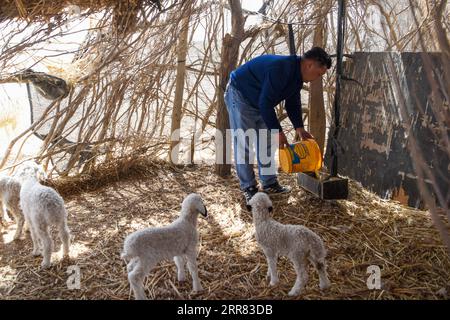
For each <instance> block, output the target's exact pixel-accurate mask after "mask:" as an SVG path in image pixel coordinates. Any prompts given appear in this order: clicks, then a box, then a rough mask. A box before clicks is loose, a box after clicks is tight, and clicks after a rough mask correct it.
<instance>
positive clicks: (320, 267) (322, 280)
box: [311, 259, 330, 290]
mask: <svg viewBox="0 0 450 320" xmlns="http://www.w3.org/2000/svg"><path fill="white" fill-rule="evenodd" d="M311 262H312V263H313V265H314V268H316V270H317V273H318V275H319V288H320V290H326V289H328V288H329V287H330V280H329V279H328V274H327V265H326V263H325V259H319V260H318V261H314V260H311Z"/></svg>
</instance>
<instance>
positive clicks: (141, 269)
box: [127, 258, 154, 300]
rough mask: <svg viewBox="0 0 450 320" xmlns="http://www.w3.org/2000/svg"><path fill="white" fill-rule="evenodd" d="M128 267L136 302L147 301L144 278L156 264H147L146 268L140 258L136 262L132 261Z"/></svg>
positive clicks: (129, 279)
mask: <svg viewBox="0 0 450 320" xmlns="http://www.w3.org/2000/svg"><path fill="white" fill-rule="evenodd" d="M131 263H132V265H129V266H128V267H127V269H128V270H130V271H129V273H128V281H129V282H130V286H131V289H132V290H133V293H134V298H135V299H136V300H147V296H146V295H145V289H144V278H145V276H146V275H147V274H148V273H149V272H150V271H151V270H152V269H153V267H154V264H147V265H146V266H144V264H143V262H142V261H141V260H140V259H139V258H138V259H136V260H134V261H130V263H129V264H131Z"/></svg>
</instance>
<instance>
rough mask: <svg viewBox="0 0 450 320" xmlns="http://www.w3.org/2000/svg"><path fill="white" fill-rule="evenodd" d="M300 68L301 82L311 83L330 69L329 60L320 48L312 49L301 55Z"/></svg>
mask: <svg viewBox="0 0 450 320" xmlns="http://www.w3.org/2000/svg"><path fill="white" fill-rule="evenodd" d="M300 68H301V72H302V78H303V81H304V82H311V81H314V80H317V79H319V78H320V77H321V76H323V75H324V74H325V72H327V70H328V69H330V68H331V58H330V56H329V55H328V53H326V52H325V50H323V49H322V48H319V47H314V48H312V49H311V50H308V51H306V52H305V53H304V54H303V56H302V60H301V64H300Z"/></svg>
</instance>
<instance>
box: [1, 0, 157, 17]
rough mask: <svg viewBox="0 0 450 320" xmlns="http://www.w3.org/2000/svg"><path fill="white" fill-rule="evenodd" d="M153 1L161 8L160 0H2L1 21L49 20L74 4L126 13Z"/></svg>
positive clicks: (91, 9) (90, 8) (80, 7)
mask: <svg viewBox="0 0 450 320" xmlns="http://www.w3.org/2000/svg"><path fill="white" fill-rule="evenodd" d="M151 3H153V4H154V5H156V6H157V7H158V8H159V9H160V10H161V1H160V0H95V1H92V0H51V1H49V0H2V1H1V4H0V22H2V21H3V20H9V19H16V18H19V19H27V20H29V21H48V20H50V19H51V18H53V17H58V16H60V15H61V14H62V13H63V12H64V9H66V8H68V7H74V6H77V7H78V8H79V9H80V10H81V11H84V10H87V9H89V10H90V11H91V12H98V11H101V10H103V9H105V8H114V9H115V10H117V11H120V12H121V13H123V14H124V15H126V14H127V12H128V11H133V10H135V9H141V8H143V7H145V6H149V5H150V4H151Z"/></svg>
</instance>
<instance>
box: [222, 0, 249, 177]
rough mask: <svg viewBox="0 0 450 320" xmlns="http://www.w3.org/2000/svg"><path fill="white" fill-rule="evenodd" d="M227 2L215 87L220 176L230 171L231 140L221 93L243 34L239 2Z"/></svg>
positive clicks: (232, 0)
mask: <svg viewBox="0 0 450 320" xmlns="http://www.w3.org/2000/svg"><path fill="white" fill-rule="evenodd" d="M228 3H229V6H230V9H231V35H230V34H226V35H225V37H224V39H223V44H222V52H221V61H222V63H221V66H220V83H219V87H218V88H217V91H218V93H217V99H218V100H217V117H216V130H217V131H218V132H217V134H216V174H218V175H219V176H220V177H226V176H228V175H230V173H231V161H230V159H229V158H230V157H229V154H230V151H231V145H230V144H231V141H229V140H228V139H227V138H226V136H227V134H226V132H227V130H228V129H230V123H229V118H228V111H227V108H226V106H225V101H224V97H223V95H224V92H225V88H226V85H227V83H228V79H229V77H230V73H231V71H233V70H234V69H236V65H237V61H238V58H239V45H240V44H241V42H242V40H243V36H244V17H243V15H242V7H241V2H240V1H239V0H228ZM227 150H228V152H227Z"/></svg>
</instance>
